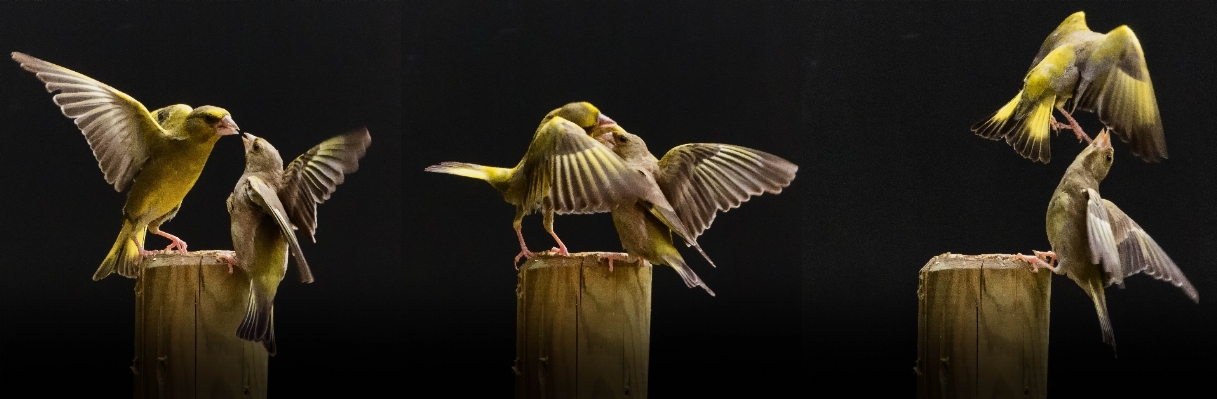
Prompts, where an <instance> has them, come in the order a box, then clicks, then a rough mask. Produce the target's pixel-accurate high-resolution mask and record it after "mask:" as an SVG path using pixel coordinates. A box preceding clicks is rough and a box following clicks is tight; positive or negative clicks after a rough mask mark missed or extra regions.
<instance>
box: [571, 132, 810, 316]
mask: <svg viewBox="0 0 1217 399" xmlns="http://www.w3.org/2000/svg"><path fill="white" fill-rule="evenodd" d="M593 135H595V137H596V139H597V140H599V141H600V142H601V143H603V144H604V145H605V146H607V147H609V148H611V149H612V150H613V152H614V153H616V154H617V155H619V156H621V158H622V159H624V160H625V162H626V164H627V165H629V166H630V167H631V168H633V169H634V170H636V171H638V172H639V175H640V176H643V177H644V178H645V183H646V184H645V185H644V186H645V187H646V191H645V192H644V194H643V195H641V196H639V197H638V200H637V201H635V202H634V203H625V204H621V205H620V206H618V207H616V208H613V211H612V212H613V224H614V225H615V226H616V228H617V236H618V237H619V238H620V239H621V245H622V247H624V248H625V250H626V253H628V254H630V255H633V256H638V257H641V258H643V259H646V260H647V261H649V262H651V263H654V264H663V265H668V266H671V267H672V268H674V269H676V271H677V272H678V273H680V276H681V277H682V278H683V279H684V280H685V284H686V285H688V286H689V287H694V286H701V287H702V288H703V289H705V290H706V292H708V293H710V295H714V292H713V291H711V290H710V288H709V287H706V285H705V284H704V283H703V282H702V281H701V279H699V278H698V277H697V274H695V273H693V270H692V269H690V268H689V266H688V265H687V264H686V263H685V261H684V258H683V257H681V255H680V252H679V251H677V250H676V246H675V245H674V244H673V240H672V233H676V234H677V235H679V236H680V237H681V238H682V239H683V240H684V241H685V243H686V245H691V246H694V247H696V248H697V250H698V252H700V253H701V254H702V256H703V257H705V258H706V260H707V261H709V262H710V265H711V266H713V265H714V262H713V261H710V258H709V257H708V256H706V253H705V252H704V251H702V250H701V247H700V246H699V245H698V244H697V241H696V240H697V237H698V236H700V235H701V233H702V232H704V231H705V230H706V229H707V228H709V227H710V223H712V222H713V221H714V216H715V215H716V214H717V212H718V211H727V210H730V209H731V208H735V207H738V206H739V205H740V204H741V203H743V202H744V201H747V200H748V199H750V198H751V197H752V196H755V195H760V194H762V193H766V192H768V193H774V194H777V193H780V192H782V188H784V187H786V186H788V185H790V182H791V181H793V180H794V175H795V172H796V171H797V170H798V166H796V165H794V164H792V163H790V162H788V161H786V160H784V159H782V158H779V157H777V156H774V155H772V154H768V153H765V152H761V151H757V150H753V149H749V148H744V147H740V146H735V145H729V144H713V143H693V144H684V145H680V146H677V147H675V148H673V149H671V150H669V151H668V152H667V154H664V156H663V159H656V158H655V156H654V155H652V154H651V152H650V151H649V150H648V149H647V146H646V143H645V142H644V141H643V140H642V138H640V137H638V136H637V135H634V134H631V133H629V132H626V131H625V129H622V128H621V127H620V126H619V125H612V126H608V127H605V128H602V129H597V131H596V132H593ZM611 265H612V263H611V258H610V266H611Z"/></svg>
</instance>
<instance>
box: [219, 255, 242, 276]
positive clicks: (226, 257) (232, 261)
mask: <svg viewBox="0 0 1217 399" xmlns="http://www.w3.org/2000/svg"><path fill="white" fill-rule="evenodd" d="M216 260H217V261H224V262H227V263H228V274H232V267H233V266H234V265H236V264H237V258H234V257H232V256H230V255H228V254H219V255H216Z"/></svg>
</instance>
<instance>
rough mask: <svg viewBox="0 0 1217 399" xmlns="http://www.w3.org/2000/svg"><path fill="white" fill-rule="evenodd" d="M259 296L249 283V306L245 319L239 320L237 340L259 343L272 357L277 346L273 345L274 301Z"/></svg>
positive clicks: (246, 309)
mask: <svg viewBox="0 0 1217 399" xmlns="http://www.w3.org/2000/svg"><path fill="white" fill-rule="evenodd" d="M259 296H260V295H258V294H257V292H256V290H254V287H253V283H252V282H251V283H250V289H249V305H248V306H247V307H246V308H245V318H244V319H242V320H241V325H240V326H238V327H237V338H240V339H243V340H246V341H253V342H261V343H262V346H264V347H266V352H267V353H268V354H270V355H271V356H274V355H275V352H276V351H277V346H276V345H275V327H274V303H273V302H274V301H273V300H270V299H267V298H259Z"/></svg>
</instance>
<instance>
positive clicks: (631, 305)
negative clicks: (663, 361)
mask: <svg viewBox="0 0 1217 399" xmlns="http://www.w3.org/2000/svg"><path fill="white" fill-rule="evenodd" d="M597 254H598V253H577V254H571V256H569V257H565V256H553V255H548V254H539V255H538V256H537V257H535V258H533V259H531V260H529V261H527V262H525V263H524V265H523V266H521V267H520V272H519V277H518V285H517V286H516V360H515V366H514V367H512V369H513V370H514V371H515V376H516V398H518V399H524V398H646V397H647V361H648V357H649V352H650V347H651V270H652V268H651V265H650V264H647V263H646V262H642V261H637V262H626V261H615V262H613V271H612V272H609V269H608V261H607V260H604V261H602V260H600V259H598V258H597Z"/></svg>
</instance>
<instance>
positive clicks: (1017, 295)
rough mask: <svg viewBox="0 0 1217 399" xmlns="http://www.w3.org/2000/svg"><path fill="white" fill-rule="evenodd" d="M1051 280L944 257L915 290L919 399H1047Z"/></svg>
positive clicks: (1013, 266)
mask: <svg viewBox="0 0 1217 399" xmlns="http://www.w3.org/2000/svg"><path fill="white" fill-rule="evenodd" d="M1051 288H1052V272H1051V271H1049V270H1047V269H1040V270H1039V272H1038V273H1032V272H1031V269H1030V267H1029V265H1028V264H1027V263H1026V262H1024V261H1021V260H1015V259H1013V258H1011V257H1010V255H971V256H968V255H955V254H950V253H947V254H943V255H939V256H937V257H934V258H933V259H930V261H929V263H926V264H925V266H924V267H922V268H921V276H920V284H919V285H918V287H917V303H918V306H917V308H918V309H917V365H916V367H914V369H913V370H914V371H915V372H916V374H917V397H918V398H935V399H936V398H1044V397H1046V396H1047V391H1048V305H1049V302H1050V299H1051Z"/></svg>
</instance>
